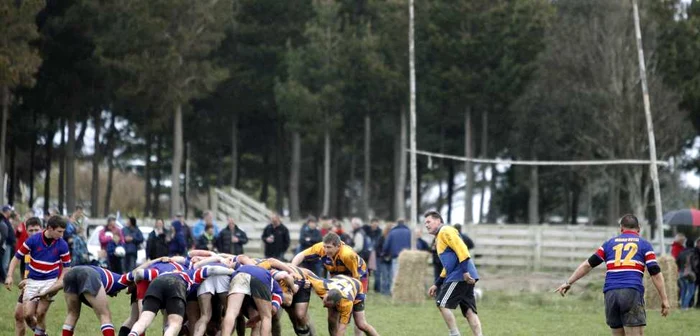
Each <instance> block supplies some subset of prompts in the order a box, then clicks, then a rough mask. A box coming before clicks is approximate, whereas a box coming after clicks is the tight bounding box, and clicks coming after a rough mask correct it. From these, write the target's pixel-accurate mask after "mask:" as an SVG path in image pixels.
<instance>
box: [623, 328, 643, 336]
mask: <svg viewBox="0 0 700 336" xmlns="http://www.w3.org/2000/svg"><path fill="white" fill-rule="evenodd" d="M624 330H625V336H643V335H644V327H641V326H640V327H625V328H624Z"/></svg>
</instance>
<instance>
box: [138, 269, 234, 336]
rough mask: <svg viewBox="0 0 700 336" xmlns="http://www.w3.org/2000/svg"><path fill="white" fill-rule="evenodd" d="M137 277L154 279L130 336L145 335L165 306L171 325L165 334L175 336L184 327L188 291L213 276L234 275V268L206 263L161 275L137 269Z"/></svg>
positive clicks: (194, 289) (149, 270) (152, 270)
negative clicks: (200, 266) (198, 266)
mask: <svg viewBox="0 0 700 336" xmlns="http://www.w3.org/2000/svg"><path fill="white" fill-rule="evenodd" d="M131 274H132V275H133V277H134V279H133V280H141V279H144V280H147V281H149V282H150V285H149V286H148V290H147V291H146V297H145V298H144V300H143V312H141V315H140V316H139V319H138V321H136V323H135V324H134V326H133V327H131V331H130V332H129V336H139V335H141V334H142V333H143V332H144V331H145V330H146V329H147V328H148V327H149V326H150V325H151V323H152V322H153V319H154V318H155V316H156V314H157V313H158V311H159V310H161V309H165V313H166V314H167V316H168V317H167V319H168V327H167V328H166V329H165V332H164V333H163V335H164V336H175V335H177V334H178V333H179V332H180V328H182V322H183V320H184V316H185V303H186V300H187V295H188V293H191V292H196V291H197V288H198V286H199V284H201V283H202V281H204V279H206V278H208V277H209V276H212V275H230V274H233V270H232V269H230V268H226V267H220V266H204V267H202V268H199V269H189V270H186V271H181V272H172V273H165V274H159V272H158V271H156V270H155V269H153V268H151V269H146V270H137V271H133V272H132V273H131Z"/></svg>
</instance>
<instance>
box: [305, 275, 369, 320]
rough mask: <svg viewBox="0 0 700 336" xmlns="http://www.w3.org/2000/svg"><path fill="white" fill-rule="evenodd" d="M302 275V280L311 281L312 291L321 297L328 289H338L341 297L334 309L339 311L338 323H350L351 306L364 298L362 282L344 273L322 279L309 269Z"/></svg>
mask: <svg viewBox="0 0 700 336" xmlns="http://www.w3.org/2000/svg"><path fill="white" fill-rule="evenodd" d="M304 275H305V277H304V280H305V281H309V283H311V287H312V288H313V289H314V292H316V295H318V296H319V297H321V298H322V297H324V296H325V295H326V294H327V293H328V292H329V291H330V290H333V289H336V290H338V291H340V293H341V294H342V295H343V298H342V299H340V301H338V303H337V304H336V306H335V309H336V310H337V311H338V312H339V313H340V323H343V324H348V323H350V317H351V316H352V310H353V306H354V305H356V304H360V303H362V302H364V300H365V294H363V293H362V283H361V282H360V280H357V279H355V278H351V277H349V276H346V275H336V276H334V277H332V278H330V279H324V278H321V277H319V276H318V275H316V274H313V273H312V272H311V271H308V272H305V273H304Z"/></svg>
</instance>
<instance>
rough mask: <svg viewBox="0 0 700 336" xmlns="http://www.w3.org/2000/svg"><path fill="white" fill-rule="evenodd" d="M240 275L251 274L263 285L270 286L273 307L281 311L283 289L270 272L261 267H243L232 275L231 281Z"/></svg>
mask: <svg viewBox="0 0 700 336" xmlns="http://www.w3.org/2000/svg"><path fill="white" fill-rule="evenodd" d="M238 273H246V274H250V276H252V277H254V278H256V279H258V280H260V281H261V282H262V283H264V284H266V285H268V286H269V289H270V293H271V294H272V305H273V306H275V307H277V309H278V310H279V309H280V307H281V306H282V287H280V285H279V284H278V283H277V281H275V280H274V278H273V277H272V274H270V272H269V271H268V270H266V269H264V268H262V267H260V266H253V265H242V266H241V267H239V268H238V269H236V272H235V273H233V274H232V275H231V279H233V277H235V276H236V274H238Z"/></svg>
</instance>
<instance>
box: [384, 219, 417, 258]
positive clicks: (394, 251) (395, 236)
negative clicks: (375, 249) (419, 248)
mask: <svg viewBox="0 0 700 336" xmlns="http://www.w3.org/2000/svg"><path fill="white" fill-rule="evenodd" d="M410 248H411V229H409V228H408V226H406V224H403V223H399V224H397V225H396V226H395V227H394V228H392V229H391V231H389V235H388V236H387V237H386V241H385V242H384V246H382V253H383V254H384V255H391V258H396V257H398V256H399V253H401V251H403V250H408V249H410Z"/></svg>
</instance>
